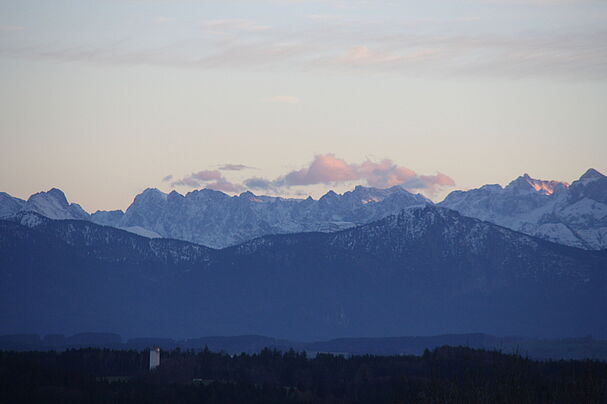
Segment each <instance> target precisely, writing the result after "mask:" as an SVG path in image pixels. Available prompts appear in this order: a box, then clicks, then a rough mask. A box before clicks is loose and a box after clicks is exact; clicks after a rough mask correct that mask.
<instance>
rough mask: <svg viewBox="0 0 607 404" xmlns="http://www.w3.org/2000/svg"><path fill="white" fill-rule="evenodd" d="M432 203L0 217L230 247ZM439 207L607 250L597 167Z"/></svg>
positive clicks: (159, 202) (6, 207) (606, 200)
mask: <svg viewBox="0 0 607 404" xmlns="http://www.w3.org/2000/svg"><path fill="white" fill-rule="evenodd" d="M432 204H433V203H432V201H430V200H429V199H427V198H425V197H424V196H422V195H420V194H417V195H414V194H411V193H410V192H408V191H406V190H405V189H403V188H402V187H398V186H396V187H391V188H388V189H379V188H370V187H363V186H357V187H355V188H354V190H352V191H349V192H346V193H344V194H343V195H339V194H336V193H335V192H333V191H329V192H327V193H326V194H325V195H324V196H323V197H321V198H320V199H318V200H314V199H312V198H307V199H285V198H278V197H270V196H261V195H255V194H253V193H252V192H249V191H247V192H243V193H241V194H240V195H236V196H230V195H227V194H225V193H223V192H219V191H214V190H210V189H202V190H196V191H192V192H189V193H187V194H186V195H181V194H179V193H177V192H175V191H173V192H171V193H169V194H166V193H164V192H161V191H159V190H157V189H154V188H150V189H146V190H145V191H144V192H142V193H141V194H139V195H137V196H136V197H135V200H134V201H133V203H132V204H131V206H129V208H128V209H127V211H126V212H122V211H120V210H115V211H97V212H95V213H93V214H92V215H89V214H88V213H87V212H85V211H84V210H82V208H81V207H80V206H79V205H77V204H74V203H71V204H70V203H69V202H68V201H67V198H66V197H65V195H64V194H63V192H62V191H60V190H59V189H56V188H53V189H51V190H50V191H48V192H40V193H37V194H34V195H32V196H31V197H30V198H29V199H28V201H23V200H20V199H18V198H13V197H11V196H10V195H8V194H6V193H0V217H7V216H10V215H13V214H15V213H17V212H23V211H33V212H36V213H39V214H42V215H44V216H46V217H49V218H51V219H78V220H90V221H93V222H95V223H98V224H102V225H105V226H113V227H116V228H120V229H123V230H126V231H129V232H132V233H135V234H139V235H141V236H144V237H149V238H161V237H164V238H172V239H179V240H185V241H190V242H193V243H197V244H202V245H206V246H208V247H213V248H224V247H228V246H232V245H236V244H240V243H243V242H246V241H249V240H252V239H254V238H257V237H261V236H266V235H272V234H290V233H301V232H335V231H339V230H343V229H347V228H352V227H355V226H360V225H363V224H367V223H371V222H373V221H376V220H379V219H382V218H384V217H386V216H389V215H393V214H396V213H398V212H399V211H400V210H402V209H405V208H409V207H414V206H425V205H432ZM438 206H441V207H445V208H449V209H453V210H457V211H458V212H460V213H461V214H462V215H465V216H469V217H474V218H477V219H481V220H485V221H488V222H491V223H495V224H498V225H500V226H504V227H507V228H510V229H512V230H516V231H520V232H522V233H525V234H529V235H532V236H535V237H539V238H542V239H545V240H549V241H552V242H555V243H559V244H564V245H569V246H573V247H578V248H583V249H588V250H602V249H607V177H605V176H604V175H603V174H601V173H600V172H598V171H597V170H595V169H592V168H591V169H589V170H587V171H586V172H585V173H584V174H583V175H582V176H581V177H580V178H579V179H578V180H577V181H574V182H573V183H572V184H568V183H566V182H562V181H553V180H540V179H534V178H532V177H531V176H529V175H528V174H524V175H522V176H520V177H518V178H517V179H515V180H513V181H512V182H510V184H508V185H507V186H506V187H503V188H502V187H501V186H500V185H485V186H483V187H481V188H478V189H472V190H469V191H454V192H452V193H450V194H449V195H448V196H447V198H445V200H444V201H442V202H440V203H439V204H438Z"/></svg>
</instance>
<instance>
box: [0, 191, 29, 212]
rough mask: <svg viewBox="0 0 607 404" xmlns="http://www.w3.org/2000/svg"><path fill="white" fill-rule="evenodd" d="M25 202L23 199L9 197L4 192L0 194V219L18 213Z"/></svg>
mask: <svg viewBox="0 0 607 404" xmlns="http://www.w3.org/2000/svg"><path fill="white" fill-rule="evenodd" d="M23 205H25V201H24V200H23V199H19V198H15V197H13V196H10V195H9V194H7V193H6V192H0V217H5V216H11V215H14V214H15V213H17V212H19V211H20V210H21V209H22V208H23Z"/></svg>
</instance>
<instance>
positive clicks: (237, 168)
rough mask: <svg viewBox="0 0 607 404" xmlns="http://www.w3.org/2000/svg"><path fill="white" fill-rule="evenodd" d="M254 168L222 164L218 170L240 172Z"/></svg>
mask: <svg viewBox="0 0 607 404" xmlns="http://www.w3.org/2000/svg"><path fill="white" fill-rule="evenodd" d="M253 168H254V167H249V166H246V165H244V164H224V165H221V166H219V170H222V171H242V170H250V169H253Z"/></svg>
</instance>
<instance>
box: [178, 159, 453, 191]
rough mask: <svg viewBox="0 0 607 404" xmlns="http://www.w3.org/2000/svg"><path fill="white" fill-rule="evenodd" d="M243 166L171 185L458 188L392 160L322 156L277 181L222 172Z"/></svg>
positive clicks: (227, 167) (445, 177) (229, 188)
mask: <svg viewBox="0 0 607 404" xmlns="http://www.w3.org/2000/svg"><path fill="white" fill-rule="evenodd" d="M248 168H251V167H248V166H246V165H243V164H225V165H222V166H220V167H219V169H218V170H202V171H198V172H194V173H192V174H190V175H187V176H185V177H183V178H181V179H179V180H176V181H173V182H171V186H172V187H190V188H200V187H205V188H209V189H214V190H217V191H223V192H228V193H238V192H242V191H244V190H254V191H262V192H270V193H277V194H296V193H297V190H294V189H293V188H294V187H307V186H315V185H331V186H339V185H342V184H347V183H356V184H364V185H368V186H371V187H376V188H389V187H393V186H402V187H403V188H406V189H408V190H411V191H419V192H424V193H426V194H428V195H434V194H435V193H436V192H437V191H439V190H440V189H442V188H444V187H450V186H454V185H455V181H454V180H453V179H452V178H451V177H449V176H448V175H446V174H443V173H437V174H435V175H422V174H418V173H417V172H415V171H414V170H412V169H410V168H407V167H404V166H400V165H398V164H396V163H395V162H394V161H392V160H390V159H383V160H381V161H379V162H376V161H373V160H370V159H367V160H365V161H363V162H362V163H348V162H347V161H345V160H344V159H342V158H339V157H337V156H335V154H332V153H327V154H319V155H317V156H315V157H314V159H313V160H312V161H311V162H310V163H309V164H308V165H307V166H306V167H303V168H301V169H298V170H292V171H289V172H287V173H285V174H283V175H280V176H278V177H277V178H274V179H270V178H264V177H260V176H255V177H249V178H246V179H244V180H243V181H241V182H240V181H238V182H233V181H231V180H229V179H227V178H226V177H225V176H224V174H223V173H222V171H232V172H236V171H242V170H245V169H248Z"/></svg>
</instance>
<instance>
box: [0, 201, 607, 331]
mask: <svg viewBox="0 0 607 404" xmlns="http://www.w3.org/2000/svg"><path fill="white" fill-rule="evenodd" d="M0 277H1V279H2V282H1V283H0V333H4V334H8V333H24V332H33V333H53V332H57V333H75V332H81V331H94V330H103V331H108V332H116V333H120V334H122V335H126V336H129V337H133V336H142V335H145V336H151V337H154V336H169V337H193V336H200V335H242V334H260V335H273V336H276V337H279V338H291V339H294V340H311V339H319V338H323V339H324V338H333V337H339V336H397V335H432V334H441V333H467V332H486V333H492V334H496V335H528V336H546V337H548V336H581V335H587V334H592V335H594V336H596V337H602V338H604V337H606V336H607V322H606V321H605V319H604V313H605V312H606V309H607V303H606V301H605V298H604V295H605V291H606V290H607V256H606V254H605V252H596V251H584V250H580V249H575V248H571V247H565V246H562V245H557V244H552V243H549V242H546V241H542V240H539V239H535V238H532V237H529V236H526V235H523V234H521V233H517V232H514V231H511V230H507V229H505V228H502V227H499V226H495V225H492V224H489V223H486V222H481V221H479V220H476V219H471V218H467V217H463V216H460V215H459V214H458V213H456V212H454V211H450V210H447V209H443V208H436V207H430V206H429V207H425V208H412V209H408V210H404V211H402V212H401V213H400V214H399V215H396V216H390V217H388V218H386V219H383V220H380V221H378V222H375V223H372V224H369V225H366V226H361V227H357V228H353V229H348V230H345V231H342V232H337V233H332V234H326V233H301V234H293V235H280V236H268V237H263V238H260V239H256V240H253V241H250V242H247V243H244V244H241V245H239V246H235V247H230V248H226V249H223V250H213V249H209V248H206V247H202V246H198V245H195V244H190V243H186V242H182V241H176V240H167V239H147V238H143V237H139V236H136V235H134V234H131V233H127V232H125V231H121V230H118V229H115V228H110V227H104V226H98V225H95V224H93V223H90V222H85V221H75V220H63V221H61V220H60V221H56V220H49V219H46V218H44V217H42V216H38V215H35V214H32V213H26V214H22V215H17V216H16V217H15V218H13V219H12V221H2V222H0Z"/></svg>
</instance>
